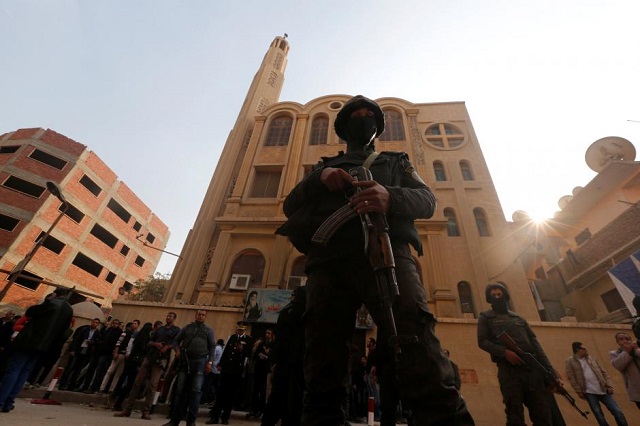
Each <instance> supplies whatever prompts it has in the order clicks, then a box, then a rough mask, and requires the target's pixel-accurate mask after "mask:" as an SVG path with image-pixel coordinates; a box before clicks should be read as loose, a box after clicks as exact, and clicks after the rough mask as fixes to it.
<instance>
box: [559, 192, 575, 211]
mask: <svg viewBox="0 0 640 426" xmlns="http://www.w3.org/2000/svg"><path fill="white" fill-rule="evenodd" d="M572 198H573V195H565V196H563V197H560V199H559V200H558V207H560V208H561V209H564V208H565V207H567V204H569V201H571V199H572Z"/></svg>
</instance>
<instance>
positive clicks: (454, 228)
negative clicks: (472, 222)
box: [444, 207, 460, 237]
mask: <svg viewBox="0 0 640 426" xmlns="http://www.w3.org/2000/svg"><path fill="white" fill-rule="evenodd" d="M444 217H446V218H447V235H448V236H450V237H459V236H460V229H458V220H457V219H456V212H455V211H453V209H452V208H449V207H447V208H446V209H444Z"/></svg>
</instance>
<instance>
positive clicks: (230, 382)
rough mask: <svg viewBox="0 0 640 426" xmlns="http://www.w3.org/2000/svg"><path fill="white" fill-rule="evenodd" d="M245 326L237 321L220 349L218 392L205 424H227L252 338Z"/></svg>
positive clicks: (251, 345)
mask: <svg viewBox="0 0 640 426" xmlns="http://www.w3.org/2000/svg"><path fill="white" fill-rule="evenodd" d="M246 329H247V326H246V325H245V324H244V323H243V322H242V321H238V324H237V327H236V334H232V335H231V336H229V339H228V340H227V344H226V345H225V347H224V351H222V358H220V363H219V364H218V367H217V368H218V371H220V392H218V396H217V398H216V402H215V404H214V405H213V407H212V408H211V411H210V417H211V418H210V419H209V420H207V424H208V425H210V424H218V423H219V422H220V421H222V424H223V425H228V424H229V417H230V416H231V409H232V408H233V404H234V402H235V401H236V398H237V396H238V390H239V388H240V384H241V382H242V374H243V373H244V366H245V362H246V360H247V357H248V356H249V355H251V348H252V347H253V338H252V337H251V336H249V335H248V334H246V333H245V330H246Z"/></svg>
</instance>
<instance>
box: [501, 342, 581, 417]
mask: <svg viewBox="0 0 640 426" xmlns="http://www.w3.org/2000/svg"><path fill="white" fill-rule="evenodd" d="M497 338H498V340H500V341H501V342H502V343H503V344H504V345H505V346H506V347H507V349H509V350H511V351H513V352H515V353H516V354H517V355H518V356H519V357H520V358H522V360H523V361H524V363H525V364H526V365H527V366H528V367H529V368H532V369H534V370H537V371H538V372H539V373H541V374H542V377H543V378H544V381H545V383H547V384H548V385H549V386H550V387H551V390H552V391H553V392H555V393H557V394H560V395H562V396H564V397H565V398H566V400H567V401H569V404H571V406H572V407H573V408H575V409H576V410H577V411H578V413H580V415H581V416H582V417H584V418H585V419H588V418H589V417H588V414H589V412H588V411H582V410H581V409H580V408H579V407H578V406H577V405H576V400H575V398H573V397H572V396H571V395H570V394H569V392H568V391H567V390H566V389H565V388H564V386H562V385H561V384H560V382H559V381H558V377H557V376H556V374H555V373H554V372H553V371H549V369H548V368H547V367H545V366H544V365H542V364H541V363H540V361H538V359H537V358H536V357H535V356H533V354H532V353H531V352H525V351H523V350H522V349H521V348H520V347H519V346H518V344H517V343H516V342H515V341H514V340H513V338H512V337H511V336H509V334H508V333H507V332H506V331H503V332H502V333H500V334H498V336H497Z"/></svg>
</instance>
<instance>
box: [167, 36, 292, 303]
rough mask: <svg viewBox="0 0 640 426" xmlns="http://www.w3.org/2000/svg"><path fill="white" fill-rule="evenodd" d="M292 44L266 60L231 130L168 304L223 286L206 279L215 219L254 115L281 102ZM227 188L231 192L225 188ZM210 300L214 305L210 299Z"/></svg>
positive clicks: (281, 43)
mask: <svg viewBox="0 0 640 426" xmlns="http://www.w3.org/2000/svg"><path fill="white" fill-rule="evenodd" d="M288 53H289V43H288V42H287V40H286V35H285V36H284V37H280V36H278V37H276V38H275V39H274V40H273V42H271V45H270V46H269V49H268V50H267V53H266V54H265V56H264V59H263V60H262V63H261V65H260V68H259V69H258V72H257V73H256V75H255V77H254V78H253V81H252V82H251V86H250V88H249V91H248V93H247V96H246V97H245V100H244V103H243V104H242V108H241V110H240V113H239V114H238V119H237V120H236V123H235V125H234V126H233V129H232V130H231V132H230V133H229V137H228V138H227V142H226V143H225V146H224V149H223V151H222V154H221V155H220V159H219V160H218V165H217V166H216V170H215V172H214V174H213V177H212V178H211V182H210V183H209V188H208V189H207V192H206V194H205V197H204V200H203V202H202V206H201V207H200V212H199V213H198V216H197V218H196V221H195V223H194V225H193V228H192V229H191V230H190V231H189V234H188V235H187V239H186V241H185V244H184V246H183V248H182V251H181V259H179V260H178V262H177V264H176V266H175V268H174V270H173V273H172V276H171V283H170V285H169V288H168V289H167V292H166V293H165V297H164V302H168V303H171V302H179V301H182V302H184V303H195V302H196V301H200V302H203V301H202V298H201V297H200V296H199V293H200V289H201V287H204V289H203V290H204V291H205V292H209V293H210V292H213V291H215V290H217V289H218V288H217V286H218V285H219V284H209V285H207V284H206V283H205V281H206V278H207V274H208V272H209V266H210V265H211V260H212V257H213V254H214V252H215V248H216V245H217V240H218V238H219V235H220V225H219V224H218V223H216V217H218V216H219V215H220V214H221V213H222V211H223V210H224V208H225V206H226V201H227V198H228V197H229V196H230V195H231V194H232V192H233V189H234V186H235V183H236V181H237V180H238V175H239V173H240V167H241V165H242V161H243V159H244V156H245V154H246V151H247V146H248V145H249V141H250V140H251V135H252V131H253V128H254V124H255V117H256V116H258V115H260V114H261V113H262V111H263V110H264V109H265V108H266V107H268V106H269V105H271V104H274V103H277V102H278V100H279V98H280V93H281V91H282V86H283V84H284V71H285V69H286V66H287V55H288ZM221 186H226V187H227V190H226V191H221V190H220V187H221ZM206 302H208V303H209V301H208V300H207V301H206Z"/></svg>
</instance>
